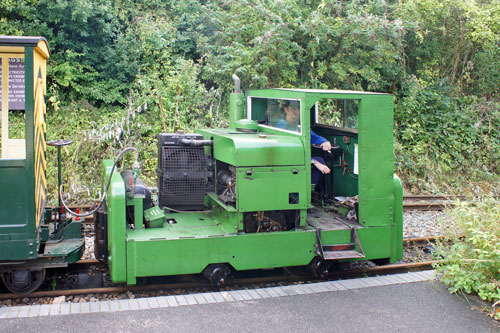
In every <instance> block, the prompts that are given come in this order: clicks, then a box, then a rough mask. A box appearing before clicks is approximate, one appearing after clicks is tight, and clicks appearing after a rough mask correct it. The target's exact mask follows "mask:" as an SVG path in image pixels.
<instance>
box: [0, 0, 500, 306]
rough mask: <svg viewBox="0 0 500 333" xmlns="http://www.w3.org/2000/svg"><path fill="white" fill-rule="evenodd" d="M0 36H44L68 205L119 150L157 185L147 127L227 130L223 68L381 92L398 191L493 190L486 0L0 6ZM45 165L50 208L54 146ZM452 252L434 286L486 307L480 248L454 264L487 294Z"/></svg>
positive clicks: (32, 0)
mask: <svg viewBox="0 0 500 333" xmlns="http://www.w3.org/2000/svg"><path fill="white" fill-rule="evenodd" d="M0 34H6V35H34V36H39V35H42V36H45V37H46V38H47V40H48V42H49V46H50V49H51V58H50V59H49V60H50V61H49V64H48V70H49V72H48V80H49V82H48V87H49V91H48V101H49V115H48V121H49V125H48V139H49V140H50V139H56V138H71V139H73V140H74V144H73V145H72V146H69V147H67V148H66V149H65V154H64V156H63V158H64V161H65V162H64V166H65V168H64V172H65V179H66V180H67V182H69V184H70V185H71V191H70V192H71V193H73V196H82V197H88V195H89V194H90V195H91V196H94V197H97V196H98V193H97V191H98V190H96V189H98V183H99V173H100V172H99V166H100V161H101V160H102V158H104V157H107V158H110V157H113V156H115V155H116V152H117V151H118V149H120V148H121V147H124V146H127V145H134V146H136V147H138V148H139V149H140V151H141V160H142V162H143V164H142V167H143V175H145V178H146V180H147V182H149V183H150V184H154V179H155V171H154V170H155V167H156V135H157V133H159V132H161V131H175V130H179V129H182V130H185V131H192V130H194V129H196V128H199V127H209V126H210V127H213V126H226V125H227V123H228V114H227V113H228V93H229V92H230V90H231V85H232V82H231V80H230V76H231V74H232V73H237V74H238V75H239V76H240V78H241V79H242V85H243V87H245V88H264V87H302V88H330V89H332V88H333V89H354V90H370V91H378V92H388V93H392V94H394V96H395V102H396V110H395V132H394V135H395V147H396V152H395V162H396V164H395V166H396V172H397V173H398V174H399V175H400V176H401V177H402V178H403V183H404V184H405V187H406V190H408V191H413V192H419V191H422V192H446V193H450V192H454V191H456V192H461V193H477V192H478V191H482V192H486V193H487V192H493V193H494V194H495V193H496V194H497V195H498V191H499V187H500V186H499V184H500V177H499V171H500V163H499V162H498V161H499V160H500V135H499V128H500V95H499V91H500V2H499V1H497V0H475V1H463V0H442V1H434V0H352V1H342V0H330V1H327V0H324V1H321V0H302V1H299V0H279V1H276V0H260V1H257V0H254V1H249V0H238V1H234V0H225V1H222V0H204V1H195V0H184V1H174V0H148V1H145V0H135V1H134V0H74V1H65V0H2V2H1V3H0ZM18 116H19V117H21V118H22V115H18ZM48 160H49V170H48V177H49V188H51V189H53V193H52V194H53V196H52V197H53V198H55V197H56V196H55V193H54V192H55V188H56V186H55V183H56V178H57V177H56V170H55V161H56V159H55V149H52V148H50V149H49V156H48ZM491 200H493V199H491ZM489 205H490V206H488V211H491V212H493V213H494V212H496V213H495V214H497V215H495V216H496V218H498V201H496V202H495V201H493V203H491V201H489ZM495 209H496V210H495ZM485 214H486V212H485ZM467 216H469V215H467ZM474 216H475V215H473V216H472V217H471V219H469V220H467V221H473V222H467V221H465V220H464V223H463V226H464V228H466V231H469V229H470V230H472V231H471V233H472V234H471V236H470V238H467V239H470V241H471V242H473V243H474V242H476V244H477V242H479V243H480V244H484V246H490V245H491V246H495V245H494V244H493V243H495V242H496V243H497V242H498V230H499V229H498V219H496V220H495V217H493V219H492V220H491V222H492V224H493V225H496V227H494V228H493V227H492V228H490V231H491V230H493V231H492V232H493V234H492V235H491V237H496V238H491V239H482V238H481V237H482V236H481V235H482V232H483V231H484V230H482V229H477V225H476V224H474V223H475V222H474V221H476V220H475V217H474ZM487 218H489V215H488V217H487ZM470 223H473V225H470V226H469V224H470ZM471 228H472V229H471ZM476 229H477V230H476ZM478 237H479V238H478ZM492 242H493V243H492ZM469 243H470V242H469ZM492 244H493V245H492ZM497 245H498V244H497ZM463 246H464V247H460V248H457V249H455V250H454V251H455V253H456V254H455V255H448V256H447V257H446V260H447V261H449V262H450V263H451V264H452V265H451V266H449V267H451V269H452V270H450V271H449V272H450V273H448V274H447V275H445V277H446V279H447V281H448V282H450V283H451V284H452V286H455V287H456V289H455V290H466V291H478V292H479V293H480V294H481V293H483V294H484V295H485V298H488V299H494V298H495V297H496V298H498V295H499V294H498V290H499V287H498V274H499V272H498V266H497V267H496V268H495V267H494V266H495V265H496V264H493V266H491V265H490V263H491V261H490V257H489V254H486V253H483V252H477V255H478V257H477V258H469V259H471V260H474V261H471V262H467V261H465V265H468V266H467V267H471V266H472V265H480V266H484V267H486V268H487V269H488V270H490V271H491V270H492V271H491V272H492V275H491V276H490V275H488V278H489V280H488V281H487V283H489V285H488V286H487V287H486V289H481V288H482V287H479V285H480V284H481V282H477V281H479V280H474V281H472V282H470V280H467V279H466V278H462V276H458V275H456V274H458V273H459V272H461V271H462V268H463V266H460V265H458V266H453V265H454V263H455V260H456V259H457V258H458V257H457V255H458V256H468V255H469V254H470V253H474V251H475V250H473V249H472V250H471V249H470V248H469V247H467V246H468V245H463ZM485 251H486V252H489V251H490V250H485ZM494 251H496V252H494V253H495V255H498V246H496V248H495V249H494ZM496 260H497V261H496V263H498V259H496ZM453 267H456V269H455V268H453ZM453 269H454V270H453ZM495 269H497V272H495V271H494V270H495ZM457 272H458V273H457ZM450 274H451V275H450ZM453 274H455V275H453ZM452 276H455V277H456V278H453V277H452ZM495 279H496V280H495ZM481 281H482V280H481ZM495 283H496V287H495ZM495 288H496V289H495ZM495 290H496V291H495ZM495 292H496V294H495Z"/></svg>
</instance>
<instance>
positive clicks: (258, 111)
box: [247, 97, 301, 133]
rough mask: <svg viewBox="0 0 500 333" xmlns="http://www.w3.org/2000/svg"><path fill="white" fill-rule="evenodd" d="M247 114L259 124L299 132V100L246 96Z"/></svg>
mask: <svg viewBox="0 0 500 333" xmlns="http://www.w3.org/2000/svg"><path fill="white" fill-rule="evenodd" d="M247 104H248V116H249V118H250V119H252V120H255V121H257V122H258V123H259V124H261V125H265V126H270V127H274V128H278V129H283V130H287V131H292V132H297V133H300V132H301V122H300V119H301V118H300V115H301V113H300V100H296V99H276V98H258V97H249V98H248V103H247Z"/></svg>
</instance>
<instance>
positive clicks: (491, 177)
mask: <svg viewBox="0 0 500 333" xmlns="http://www.w3.org/2000/svg"><path fill="white" fill-rule="evenodd" d="M395 121H396V133H395V134H396V139H397V142H398V144H397V145H396V149H397V153H396V168H397V170H398V172H399V173H400V174H402V175H403V176H404V179H405V180H407V186H408V185H409V186H410V187H413V186H412V185H414V186H415V187H417V188H418V187H420V188H422V187H427V189H428V190H431V191H436V190H437V191H439V185H437V186H435V187H434V188H433V187H432V184H447V181H446V179H454V180H456V181H458V182H459V184H458V185H459V186H458V187H459V188H460V187H465V186H466V184H467V182H470V181H471V180H476V181H485V180H486V181H490V182H492V183H498V182H499V178H498V174H499V173H500V168H499V164H498V159H499V158H500V150H499V147H500V140H499V136H498V128H499V127H500V104H499V103H493V102H488V101H485V100H483V99H476V98H470V97H461V98H459V97H455V96H454V91H453V89H452V87H451V86H450V85H449V84H448V83H447V82H446V81H443V80H441V81H436V82H434V83H427V82H423V81H422V80H417V79H416V78H415V77H412V78H410V79H409V80H407V81H406V82H405V83H404V85H403V89H402V90H401V92H400V98H399V100H398V102H397V104H396V113H395ZM478 148H479V149H478ZM461 174H463V175H466V179H461V178H460V175H461ZM432 178H434V179H432ZM412 181H413V182H415V183H413V184H412ZM426 184H427V185H426ZM429 185H430V186H429Z"/></svg>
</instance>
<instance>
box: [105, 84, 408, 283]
mask: <svg viewBox="0 0 500 333" xmlns="http://www.w3.org/2000/svg"><path fill="white" fill-rule="evenodd" d="M233 78H234V79H235V83H236V88H235V91H234V93H232V94H231V97H230V98H231V100H230V117H231V118H230V120H231V122H230V124H231V125H230V128H225V129H200V130H198V131H197V133H192V134H185V133H169V134H166V133H165V134H160V135H159V137H158V179H159V181H158V198H157V200H155V199H154V198H155V196H154V195H152V194H151V193H150V191H148V189H147V188H146V187H145V186H144V185H143V184H142V182H140V179H138V178H137V169H136V170H135V171H128V172H122V174H118V173H113V174H112V172H111V170H112V168H113V161H111V160H106V161H104V164H103V177H102V179H103V187H105V186H106V182H107V181H108V179H109V177H111V180H110V186H109V190H108V192H107V196H106V205H104V206H103V207H102V209H101V210H100V211H99V213H98V216H97V221H98V222H97V223H98V225H97V229H96V230H97V238H98V241H97V242H96V245H97V246H96V255H97V257H98V258H99V259H100V260H103V261H106V262H108V264H109V270H110V274H111V279H112V280H113V281H114V282H126V283H128V284H135V283H136V280H137V278H138V277H148V276H165V275H179V274H195V273H202V272H203V274H204V275H205V276H206V277H207V278H209V279H210V281H211V282H212V283H213V284H214V285H220V284H222V283H224V281H225V279H226V278H227V276H228V275H229V274H230V273H231V271H233V270H238V271H239V270H251V269H269V268H276V267H296V266H307V267H309V268H310V269H312V270H314V271H316V272H317V273H319V274H322V273H324V272H325V270H326V269H327V267H328V264H329V263H331V262H335V261H339V260H344V261H345V260H375V261H379V262H390V263H394V262H396V261H397V260H399V259H401V258H402V254H403V252H402V219H403V210H402V185H401V182H400V180H399V179H398V177H396V176H395V175H394V167H393V96H391V95H388V94H379V93H369V92H355V91H338V90H310V89H262V90H249V91H246V92H245V93H242V92H240V91H239V79H238V78H237V77H233ZM292 105H294V108H295V110H294V112H295V113H294V116H293V117H288V116H287V114H285V112H284V111H287V110H286V108H289V107H290V106H292ZM332 110H336V113H335V114H336V117H335V120H336V124H335V123H334V124H331V122H332V119H322V118H325V114H327V115H330V116H331V114H332ZM288 111H289V110H288ZM288 111H287V112H288ZM289 118H293V122H294V123H293V124H290V123H288V125H284V121H285V120H290V119H289ZM328 122H330V124H329V123H328ZM311 136H314V138H317V137H318V136H319V137H321V138H323V140H322V141H328V142H329V143H330V147H328V149H326V150H325V149H324V147H317V146H315V145H311ZM313 143H314V142H313ZM318 161H322V164H323V163H324V164H325V165H326V166H327V167H328V169H329V170H330V172H327V171H325V172H323V173H325V174H324V175H323V176H322V177H319V178H320V181H318V182H317V184H312V183H311V175H312V174H313V173H314V168H316V165H315V164H316V162H318ZM316 178H318V177H316Z"/></svg>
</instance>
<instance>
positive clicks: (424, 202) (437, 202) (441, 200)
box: [70, 194, 465, 225]
mask: <svg viewBox="0 0 500 333" xmlns="http://www.w3.org/2000/svg"><path fill="white" fill-rule="evenodd" d="M454 200H465V196H464V195H458V196H442V195H427V194H426V195H407V196H404V197H403V210H404V211H412V210H419V211H430V210H434V211H439V210H443V209H444V208H447V207H453V205H454V203H453V201H454ZM409 201H417V202H409ZM70 208H71V209H72V210H76V209H79V210H80V211H81V212H83V211H87V210H89V209H91V208H92V206H90V205H86V206H78V207H76V206H74V207H70ZM82 224H83V225H88V224H94V217H93V216H88V217H86V218H85V219H83V220H82Z"/></svg>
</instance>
